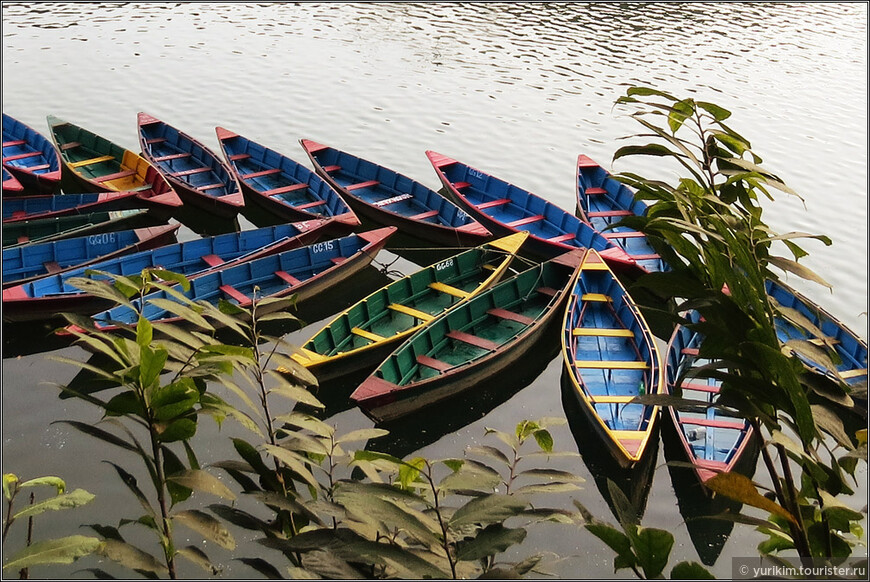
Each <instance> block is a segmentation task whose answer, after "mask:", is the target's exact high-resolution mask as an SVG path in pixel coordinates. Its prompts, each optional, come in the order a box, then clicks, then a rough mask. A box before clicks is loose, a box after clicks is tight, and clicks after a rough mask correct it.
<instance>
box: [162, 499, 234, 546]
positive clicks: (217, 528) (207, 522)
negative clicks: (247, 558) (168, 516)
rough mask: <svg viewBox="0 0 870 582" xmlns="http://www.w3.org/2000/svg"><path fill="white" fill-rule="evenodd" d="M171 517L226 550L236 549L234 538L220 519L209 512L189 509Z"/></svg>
mask: <svg viewBox="0 0 870 582" xmlns="http://www.w3.org/2000/svg"><path fill="white" fill-rule="evenodd" d="M172 517H173V519H174V520H175V521H177V522H178V523H181V524H184V525H186V526H187V527H189V528H190V529H192V530H194V531H195V532H198V533H199V534H200V535H202V536H203V537H205V539H207V540H210V541H212V542H214V543H216V544H217V545H219V546H220V547H222V548H225V549H227V550H234V549H236V540H235V538H233V535H232V534H231V533H230V532H229V530H227V528H225V527H224V526H223V524H222V523H221V522H220V521H218V520H217V519H215V518H213V517H212V516H210V515H209V514H207V513H204V512H202V511H199V510H196V509H190V510H187V511H179V512H178V513H176V514H175V515H173V516H172Z"/></svg>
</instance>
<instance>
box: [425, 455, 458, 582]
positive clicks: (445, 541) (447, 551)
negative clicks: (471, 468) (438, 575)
mask: <svg viewBox="0 0 870 582" xmlns="http://www.w3.org/2000/svg"><path fill="white" fill-rule="evenodd" d="M423 475H424V476H425V477H426V480H427V481H428V482H429V487H430V489H432V496H433V498H434V504H435V507H434V509H435V515H437V516H438V525H440V526H441V536H442V537H443V538H444V539H443V541H442V542H441V545H442V547H443V548H444V553H445V554H447V563H448V564H450V573H451V574H452V575H453V579H454V580H456V564H455V563H454V562H453V556H451V555H450V541H449V540H448V538H447V524H446V523H444V517H443V516H442V515H441V506H440V505H439V503H438V488H437V487H435V480H434V479H432V465H430V464H429V461H426V472H425V473H423Z"/></svg>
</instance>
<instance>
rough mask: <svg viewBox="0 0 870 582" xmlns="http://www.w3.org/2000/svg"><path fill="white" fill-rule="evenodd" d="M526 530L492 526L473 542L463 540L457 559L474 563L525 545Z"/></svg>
mask: <svg viewBox="0 0 870 582" xmlns="http://www.w3.org/2000/svg"><path fill="white" fill-rule="evenodd" d="M525 539H526V530H525V529H522V528H514V529H512V528H506V527H504V526H503V525H502V524H499V523H497V524H492V525H489V526H487V527H486V528H484V529H483V530H481V531H480V533H478V534H477V536H475V537H474V538H472V539H471V540H462V541H460V542H457V544H456V559H458V560H465V561H472V560H482V559H483V558H486V557H487V556H494V555H495V554H498V553H501V552H504V551H505V550H507V549H508V548H509V547H511V546H513V545H516V544H521V543H523V540H525Z"/></svg>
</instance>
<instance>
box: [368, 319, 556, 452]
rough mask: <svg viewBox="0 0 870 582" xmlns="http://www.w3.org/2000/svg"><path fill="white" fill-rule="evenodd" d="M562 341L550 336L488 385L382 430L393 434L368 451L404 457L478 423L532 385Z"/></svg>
mask: <svg viewBox="0 0 870 582" xmlns="http://www.w3.org/2000/svg"><path fill="white" fill-rule="evenodd" d="M558 348H559V346H558V338H557V337H556V335H555V334H548V335H547V336H545V337H544V338H542V340H541V341H540V342H539V343H538V344H537V345H536V346H535V349H532V350H531V351H530V354H531V355H530V356H529V357H527V358H525V359H523V360H521V361H517V362H512V363H511V364H508V365H507V366H505V367H504V368H502V369H501V370H499V371H498V372H497V373H496V374H495V375H493V376H490V377H489V378H488V379H487V380H486V381H485V382H481V383H479V384H477V385H476V386H475V387H474V389H473V390H467V391H464V392H462V393H460V394H457V395H455V396H453V397H451V398H449V399H446V400H444V401H442V402H440V403H438V404H434V405H432V406H429V407H426V408H424V409H422V410H420V411H419V412H415V413H412V414H409V415H407V416H404V417H402V418H399V419H396V420H395V421H392V422H389V423H383V424H378V425H377V426H378V428H383V429H386V430H388V431H390V433H389V434H387V435H385V436H383V437H380V438H377V439H372V440H370V441H369V442H368V444H367V445H366V450H370V451H378V452H381V453H389V454H391V455H393V456H395V457H398V458H400V459H401V458H403V457H405V456H407V455H409V454H411V453H413V452H415V451H418V450H420V449H422V448H423V447H426V446H428V445H430V444H432V443H434V442H436V441H437V440H439V439H440V438H442V437H444V436H446V435H448V434H452V433H454V432H457V431H459V430H460V429H462V428H463V427H466V426H468V425H470V424H472V423H473V422H476V421H478V420H480V419H481V418H483V417H484V416H486V415H487V414H489V413H490V412H491V411H493V410H494V409H495V408H496V407H498V406H500V405H501V404H504V403H505V402H507V401H508V400H510V399H511V398H513V397H514V396H515V395H516V394H517V393H519V392H520V391H522V390H523V389H524V388H526V387H527V386H530V385H531V384H532V383H533V382H535V379H536V378H538V376H540V375H541V374H542V373H543V372H544V371H545V370H546V369H547V367H548V366H549V364H550V362H552V361H553V358H555V357H556V355H557V354H558Z"/></svg>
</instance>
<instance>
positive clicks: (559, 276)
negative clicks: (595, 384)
mask: <svg viewBox="0 0 870 582" xmlns="http://www.w3.org/2000/svg"><path fill="white" fill-rule="evenodd" d="M583 254H584V251H582V250H580V249H575V250H573V251H570V252H568V253H565V254H564V255H560V256H558V257H556V258H554V259H551V260H549V261H547V262H545V263H540V264H538V265H536V266H534V267H532V268H530V269H527V270H526V271H523V272H522V273H520V274H518V275H515V276H513V277H510V278H508V279H506V280H503V281H502V282H500V283H498V284H497V285H496V286H494V287H492V288H490V289H488V290H486V291H484V292H482V293H480V294H478V295H476V296H474V297H472V298H470V299H469V300H468V301H465V302H463V303H462V304H460V305H457V306H456V307H454V308H453V309H450V310H449V311H447V312H446V313H445V314H444V315H443V316H441V317H439V318H437V319H435V320H434V321H432V322H431V323H429V324H428V325H426V326H424V327H423V328H421V329H420V330H419V331H418V332H417V333H415V334H414V335H413V336H411V337H410V338H409V339H408V340H406V341H405V342H404V343H403V344H401V345H400V346H399V347H398V348H396V350H395V351H394V352H393V353H392V354H391V355H390V356H388V357H387V359H386V360H384V361H383V362H382V363H381V365H380V366H378V368H377V370H375V371H374V372H373V373H372V375H371V376H369V377H368V378H367V379H366V380H365V381H363V383H362V384H360V386H359V387H358V388H357V389H356V390H355V391H354V392H353V394H351V396H350V398H351V400H352V401H354V402H355V403H356V404H357V405H358V406H359V407H360V408H361V409H362V410H363V412H365V414H366V415H367V416H368V417H369V418H371V419H372V420H374V421H375V422H378V423H385V422H391V421H394V420H396V419H397V418H400V417H402V416H405V415H407V414H410V413H414V412H418V411H420V410H421V409H424V408H426V407H428V406H431V405H434V404H437V403H439V402H442V401H443V400H445V399H447V398H450V397H452V396H455V395H457V394H460V393H462V392H464V391H466V390H469V389H471V388H476V387H477V386H478V385H479V384H480V383H481V382H483V381H484V380H486V379H487V378H489V377H490V376H493V375H495V374H496V373H497V372H498V371H499V370H502V369H504V368H505V367H507V366H509V365H510V364H511V363H512V362H517V361H520V360H523V359H525V358H527V357H529V356H530V355H531V350H534V349H536V346H538V345H539V343H538V340H540V339H541V337H542V336H543V334H545V333H546V332H548V331H554V330H553V329H552V325H551V324H553V323H557V322H558V321H559V317H560V316H561V314H562V311H563V310H564V308H565V304H566V302H567V300H568V296H569V295H570V291H571V288H572V287H573V284H574V281H575V279H576V277H577V273H578V272H579V271H578V269H579V267H580V261H581V259H582V258H583Z"/></svg>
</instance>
